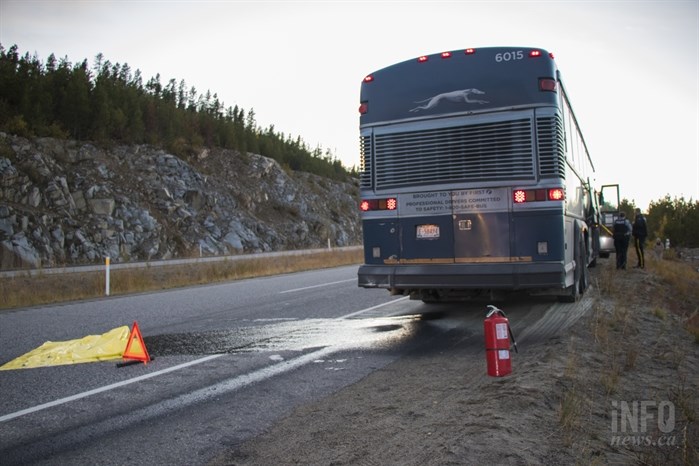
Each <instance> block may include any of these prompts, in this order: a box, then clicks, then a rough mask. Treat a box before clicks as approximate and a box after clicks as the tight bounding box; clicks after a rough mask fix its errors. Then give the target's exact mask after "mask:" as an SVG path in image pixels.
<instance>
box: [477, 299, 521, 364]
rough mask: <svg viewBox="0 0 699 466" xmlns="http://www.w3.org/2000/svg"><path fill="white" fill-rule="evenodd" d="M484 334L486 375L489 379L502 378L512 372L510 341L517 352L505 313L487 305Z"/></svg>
mask: <svg viewBox="0 0 699 466" xmlns="http://www.w3.org/2000/svg"><path fill="white" fill-rule="evenodd" d="M483 330H484V332H485V359H486V363H487V365H488V375H489V376H491V377H503V376H505V375H507V374H509V373H511V372H512V359H511V358H510V340H512V344H513V346H514V349H515V352H518V351H517V342H516V341H515V337H514V335H513V334H512V329H511V328H510V321H509V320H507V316H505V313H504V312H503V311H501V310H500V309H498V308H497V307H495V306H493V305H492V304H490V305H488V314H487V315H486V316H485V321H484V322H483Z"/></svg>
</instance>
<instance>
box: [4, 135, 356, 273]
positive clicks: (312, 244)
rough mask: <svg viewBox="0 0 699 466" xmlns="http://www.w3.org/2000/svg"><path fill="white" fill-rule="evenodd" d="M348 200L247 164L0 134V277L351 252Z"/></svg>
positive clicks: (271, 167)
mask: <svg viewBox="0 0 699 466" xmlns="http://www.w3.org/2000/svg"><path fill="white" fill-rule="evenodd" d="M358 193H359V190H358V184H357V183H356V182H354V181H351V182H338V181H333V180H329V179H326V178H322V177H319V176H315V175H311V174H308V173H302V172H291V171H287V170H284V169H283V168H282V167H281V166H280V165H279V164H278V163H277V162H275V161H274V160H272V159H269V158H266V157H262V156H260V155H256V154H250V153H247V154H240V153H238V152H235V151H229V150H213V149H211V150H202V151H201V152H200V153H199V154H197V155H195V156H192V157H191V158H189V159H188V160H183V159H181V158H178V157H176V156H174V155H172V154H169V153H168V152H166V151H164V150H162V149H159V148H155V147H150V146H145V145H140V146H114V147H109V148H102V147H97V146H96V145H93V144H89V143H82V142H76V141H62V140H56V139H49V138H38V139H32V140H28V139H25V138H21V137H17V136H13V135H8V134H4V133H0V268H2V269H8V268H16V267H26V266H29V267H51V266H60V265H73V264H86V263H96V262H101V261H102V260H103V258H104V257H110V258H111V260H112V261H113V262H126V261H135V260H153V259H168V258H174V257H198V256H199V255H200V254H201V255H222V254H242V253H248V252H262V251H280V250H289V249H303V248H316V247H326V246H327V245H328V241H329V242H330V244H331V245H332V246H349V245H355V244H360V242H361V226H360V221H359V215H358V209H357V202H358V199H357V197H358Z"/></svg>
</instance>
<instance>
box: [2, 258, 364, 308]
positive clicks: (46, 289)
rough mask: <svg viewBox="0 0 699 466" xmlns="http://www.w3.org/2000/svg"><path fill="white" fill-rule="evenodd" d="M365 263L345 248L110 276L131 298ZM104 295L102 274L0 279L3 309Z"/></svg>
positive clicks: (117, 291) (115, 288) (113, 290)
mask: <svg viewBox="0 0 699 466" xmlns="http://www.w3.org/2000/svg"><path fill="white" fill-rule="evenodd" d="M362 260H363V252H362V251H361V250H342V251H327V252H317V253H312V254H307V255H298V256H285V257H273V258H272V257H270V258H263V259H259V258H251V259H249V260H237V261H221V262H208V263H201V264H191V265H179V266H172V267H167V266H164V267H146V268H142V269H117V270H112V271H111V273H110V295H126V294H131V293H142V292H148V291H156V290H164V289H169V288H178V287H184V286H192V285H203V284H209V283H217V282H226V281H232V280H240V279H244V278H253V277H260V276H268V275H277V274H284V273H290V272H299V271H303V270H313V269H321V268H327V267H336V266H341V265H351V264H359V263H360V262H361V261H362ZM104 295H105V276H104V272H103V271H100V272H90V273H66V274H61V275H59V274H44V275H37V276H29V275H27V276H21V277H14V278H0V309H12V308H18V307H28V306H36V305H42V304H51V303H60V302H67V301H76V300H81V299H92V298H98V297H101V296H104Z"/></svg>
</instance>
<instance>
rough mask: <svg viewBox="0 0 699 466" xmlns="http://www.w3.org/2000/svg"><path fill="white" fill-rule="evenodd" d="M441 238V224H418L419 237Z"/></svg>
mask: <svg viewBox="0 0 699 466" xmlns="http://www.w3.org/2000/svg"><path fill="white" fill-rule="evenodd" d="M437 238H439V225H418V226H417V239H437Z"/></svg>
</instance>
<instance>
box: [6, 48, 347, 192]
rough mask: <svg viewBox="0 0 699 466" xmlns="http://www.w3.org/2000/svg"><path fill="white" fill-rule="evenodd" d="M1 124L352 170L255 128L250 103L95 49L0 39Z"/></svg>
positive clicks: (318, 170) (332, 173) (334, 172)
mask: <svg viewBox="0 0 699 466" xmlns="http://www.w3.org/2000/svg"><path fill="white" fill-rule="evenodd" d="M0 130H1V131H5V132H8V133H12V134H16V135H19V136H24V137H31V136H39V137H53V138H60V139H75V140H79V141H94V142H97V143H100V144H114V143H120V144H150V145H154V146H158V147H163V148H166V149H167V150H168V151H170V152H171V153H173V154H175V155H177V156H179V157H186V156H189V155H193V154H195V153H196V152H197V151H199V150H201V149H202V148H204V147H217V148H224V149H232V150H236V151H239V152H241V153H245V152H253V153H256V154H260V155H264V156H266V157H270V158H272V159H274V160H276V161H278V162H279V163H280V164H281V165H282V166H285V167H287V168H289V169H291V170H296V171H305V172H309V173H314V174H316V175H320V176H324V177H328V178H333V179H346V178H347V177H348V176H357V173H356V170H355V169H354V168H352V169H351V170H348V169H346V168H345V167H344V166H343V165H342V163H341V162H340V160H339V159H338V158H336V157H335V156H334V155H333V154H332V152H331V151H330V150H329V149H328V150H326V151H325V152H324V151H323V150H322V148H320V147H316V148H314V149H311V148H310V147H309V146H308V145H307V144H306V143H305V142H304V141H303V140H302V139H301V137H300V136H297V137H296V138H292V136H291V135H285V134H284V133H279V132H277V131H276V130H275V128H274V125H271V126H269V127H268V128H260V127H259V126H258V124H257V122H256V121H255V112H254V110H253V109H250V110H248V111H246V110H244V109H242V108H238V106H237V105H236V106H234V107H228V108H226V107H225V106H224V104H223V102H221V101H220V100H219V98H218V96H217V94H215V93H214V94H212V93H211V92H210V91H207V92H205V93H198V92H197V90H196V88H195V87H188V86H187V84H186V83H185V82H184V80H181V81H179V82H177V81H176V80H175V79H170V80H169V81H168V82H166V83H163V82H161V77H160V75H159V74H158V75H156V76H155V77H152V78H150V79H148V80H147V81H146V82H145V83H144V77H143V76H142V75H141V72H140V70H138V69H137V70H135V71H134V70H132V69H131V67H130V66H129V65H128V64H126V63H124V64H123V65H121V64H119V63H111V62H110V61H109V60H107V59H105V57H104V56H103V55H102V54H98V55H97V56H96V57H95V60H94V63H93V64H92V66H89V64H88V62H87V59H84V60H83V61H82V62H80V63H75V64H73V63H71V62H70V61H69V60H68V58H67V57H65V58H62V59H57V58H56V56H55V55H54V54H51V55H50V56H49V57H48V58H47V60H46V62H45V63H42V61H41V60H40V59H39V58H38V57H37V56H36V55H34V56H30V55H29V53H25V54H24V55H20V53H19V51H18V47H17V45H13V46H11V47H10V48H9V49H7V50H6V49H5V48H4V47H3V46H2V44H0Z"/></svg>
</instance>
